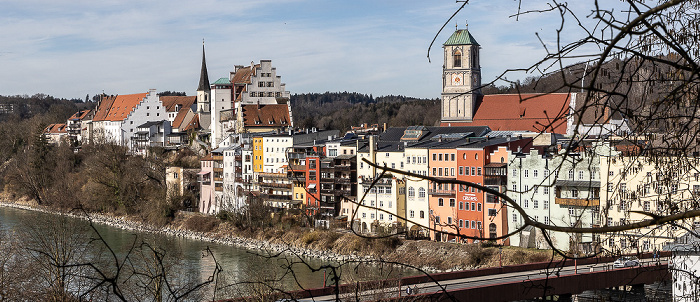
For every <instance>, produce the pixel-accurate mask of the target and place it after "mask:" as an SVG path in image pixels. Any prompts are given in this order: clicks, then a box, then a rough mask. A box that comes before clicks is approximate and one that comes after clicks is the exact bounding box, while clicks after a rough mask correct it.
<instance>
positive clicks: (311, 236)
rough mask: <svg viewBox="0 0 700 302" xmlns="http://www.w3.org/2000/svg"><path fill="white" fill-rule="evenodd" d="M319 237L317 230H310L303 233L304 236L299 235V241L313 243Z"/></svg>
mask: <svg viewBox="0 0 700 302" xmlns="http://www.w3.org/2000/svg"><path fill="white" fill-rule="evenodd" d="M319 238H320V236H319V234H318V232H315V231H311V232H308V233H306V234H304V236H302V237H301V242H302V243H304V244H305V245H309V244H312V243H314V242H315V241H318V239H319Z"/></svg>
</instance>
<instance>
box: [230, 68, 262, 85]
mask: <svg viewBox="0 0 700 302" xmlns="http://www.w3.org/2000/svg"><path fill="white" fill-rule="evenodd" d="M259 67H260V64H256V65H253V66H252V67H251V66H246V67H242V68H239V69H238V70H237V71H236V74H235V75H234V76H233V80H231V83H233V84H234V85H236V84H250V76H251V75H252V74H253V72H255V69H256V68H259Z"/></svg>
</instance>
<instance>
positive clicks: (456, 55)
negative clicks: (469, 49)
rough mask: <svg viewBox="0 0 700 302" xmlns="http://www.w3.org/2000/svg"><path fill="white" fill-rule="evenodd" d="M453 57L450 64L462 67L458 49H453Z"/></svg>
mask: <svg viewBox="0 0 700 302" xmlns="http://www.w3.org/2000/svg"><path fill="white" fill-rule="evenodd" d="M453 58H454V61H453V64H452V65H453V66H454V67H462V52H460V51H459V50H457V51H455V54H454V56H453Z"/></svg>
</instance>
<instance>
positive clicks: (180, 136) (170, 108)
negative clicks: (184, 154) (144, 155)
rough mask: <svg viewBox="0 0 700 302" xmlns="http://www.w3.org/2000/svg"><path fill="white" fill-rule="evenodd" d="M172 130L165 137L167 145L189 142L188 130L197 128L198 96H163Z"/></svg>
mask: <svg viewBox="0 0 700 302" xmlns="http://www.w3.org/2000/svg"><path fill="white" fill-rule="evenodd" d="M160 101H161V102H162V103H163V107H165V111H166V113H167V115H168V121H169V122H170V125H171V131H170V133H169V134H167V137H166V139H165V146H166V147H177V146H181V145H184V144H187V143H188V142H189V138H188V131H190V130H197V129H198V123H197V120H198V119H197V113H196V112H195V110H196V101H197V97H196V96H161V97H160Z"/></svg>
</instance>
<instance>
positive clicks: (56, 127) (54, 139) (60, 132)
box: [43, 124, 68, 145]
mask: <svg viewBox="0 0 700 302" xmlns="http://www.w3.org/2000/svg"><path fill="white" fill-rule="evenodd" d="M43 135H44V137H45V138H46V140H47V141H48V143H49V144H52V145H58V144H61V143H63V142H65V141H66V140H67V139H68V131H67V127H66V124H50V125H48V126H46V128H44V133H43Z"/></svg>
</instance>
